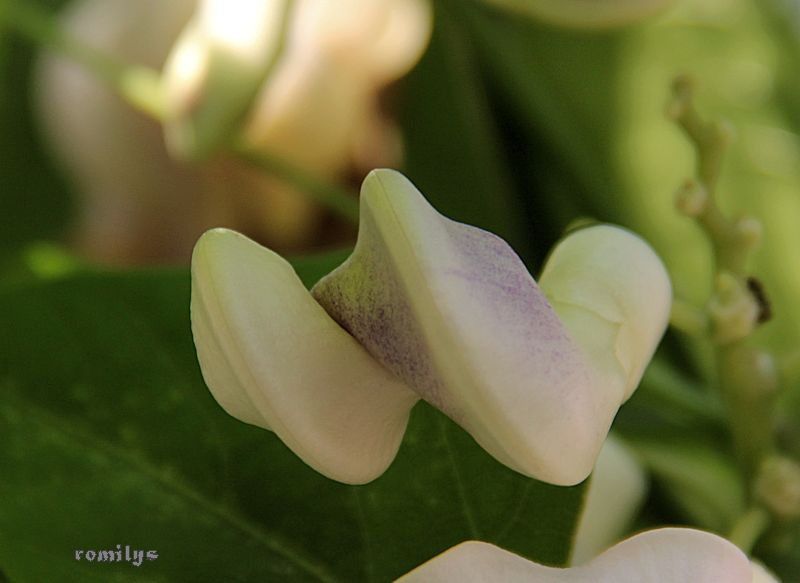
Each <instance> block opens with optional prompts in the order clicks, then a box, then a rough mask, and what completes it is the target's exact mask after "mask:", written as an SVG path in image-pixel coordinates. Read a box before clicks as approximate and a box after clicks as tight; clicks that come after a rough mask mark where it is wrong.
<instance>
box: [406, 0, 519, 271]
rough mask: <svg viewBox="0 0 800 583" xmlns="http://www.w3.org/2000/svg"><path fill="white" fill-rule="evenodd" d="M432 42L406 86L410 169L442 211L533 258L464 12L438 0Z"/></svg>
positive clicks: (408, 170)
mask: <svg viewBox="0 0 800 583" xmlns="http://www.w3.org/2000/svg"><path fill="white" fill-rule="evenodd" d="M434 7H435V10H436V15H435V16H436V18H435V23H436V25H435V28H434V31H433V38H432V39H431V43H430V46H429V48H428V50H427V52H426V53H425V56H424V57H423V59H422V61H421V62H420V63H419V65H418V66H417V68H416V69H415V70H414V72H413V73H412V74H411V76H410V78H409V79H408V82H407V87H406V92H405V93H406V103H405V111H404V116H403V126H404V127H403V129H404V133H405V144H406V167H405V172H406V174H407V175H408V176H409V178H411V180H412V181H413V182H414V183H415V184H416V185H417V186H418V187H419V188H420V190H422V192H424V193H425V195H426V197H427V198H428V199H429V200H430V201H431V203H433V205H434V206H435V207H436V208H437V209H438V210H439V211H440V212H442V213H443V214H444V215H446V216H448V217H450V218H453V219H455V220H458V221H463V222H467V223H469V224H472V225H476V226H478V227H481V228H484V229H487V230H489V231H492V232H493V233H496V234H498V235H500V236H501V237H503V238H504V239H506V240H507V241H508V242H509V243H510V244H511V245H512V247H514V249H515V250H516V251H517V253H519V254H520V255H521V256H522V257H523V259H529V258H530V257H529V251H530V248H529V247H530V233H529V232H527V231H528V228H527V226H526V224H525V220H524V218H523V216H522V208H521V204H522V201H521V200H520V199H519V197H518V196H517V193H516V192H515V189H514V183H513V176H512V172H511V169H510V168H509V166H508V161H507V160H506V159H505V156H504V151H503V144H502V142H501V136H500V135H499V131H498V127H497V120H496V119H495V117H494V113H493V111H492V108H491V104H490V102H489V96H488V94H487V88H486V87H485V84H484V81H483V79H482V76H481V72H480V68H479V67H478V62H477V58H476V56H475V47H474V46H473V44H474V43H473V42H472V39H471V38H470V36H469V34H468V32H467V30H466V27H465V26H464V22H463V18H462V17H461V14H460V12H459V10H457V9H456V8H455V6H453V5H451V3H450V2H445V1H442V2H435V3H434Z"/></svg>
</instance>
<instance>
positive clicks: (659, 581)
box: [397, 528, 758, 583]
mask: <svg viewBox="0 0 800 583" xmlns="http://www.w3.org/2000/svg"><path fill="white" fill-rule="evenodd" d="M754 574H755V572H754V568H753V567H751V565H750V562H749V561H748V560H747V557H746V556H745V555H744V553H742V552H741V551H740V550H739V549H738V548H737V547H736V546H734V545H733V544H731V543H730V542H728V541H726V540H725V539H723V538H721V537H719V536H716V535H713V534H710V533H707V532H702V531H699V530H693V529H688V528H662V529H657V530H651V531H648V532H643V533H641V534H638V535H636V536H634V537H632V538H629V539H627V540H625V541H623V542H621V543H619V544H618V545H616V546H614V547H612V548H610V549H609V550H608V551H606V552H605V553H603V554H602V555H600V556H599V557H597V558H595V559H594V560H592V561H591V562H589V563H588V564H587V565H584V566H580V567H572V568H569V569H558V568H554V567H546V566H543V565H539V564H537V563H534V562H532V561H529V560H527V559H524V558H522V557H520V556H518V555H515V554H513V553H509V552H508V551H504V550H503V549H500V548H498V547H496V546H494V545H491V544H488V543H483V542H477V541H469V542H465V543H461V544H460V545H457V546H455V547H453V548H451V549H449V550H448V551H445V552H444V553H442V554H441V555H439V556H437V557H434V558H433V559H431V560H430V561H428V562H427V563H425V564H423V565H422V566H420V567H417V568H416V569H414V570H413V571H411V572H410V573H408V574H406V575H404V576H403V577H400V579H398V580H397V583H753V582H754V581H758V579H754V578H753V577H754Z"/></svg>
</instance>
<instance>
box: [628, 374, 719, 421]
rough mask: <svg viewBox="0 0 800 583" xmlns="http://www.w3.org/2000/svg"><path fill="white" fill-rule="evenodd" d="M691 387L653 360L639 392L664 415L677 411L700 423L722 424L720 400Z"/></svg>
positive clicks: (685, 380) (684, 380) (690, 383)
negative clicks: (649, 397)
mask: <svg viewBox="0 0 800 583" xmlns="http://www.w3.org/2000/svg"><path fill="white" fill-rule="evenodd" d="M694 385H695V383H693V382H692V381H690V380H688V379H685V378H682V377H681V376H680V375H679V374H678V373H677V372H676V371H675V370H674V369H673V368H672V367H670V366H669V365H667V364H665V363H664V362H663V361H662V360H659V359H658V358H656V359H653V361H652V362H651V363H650V365H649V366H648V367H647V370H646V371H645V373H644V378H643V379H642V389H641V390H642V391H646V392H647V393H648V394H649V395H651V396H652V397H653V398H654V399H656V400H657V401H658V402H659V403H660V405H661V407H662V409H663V410H665V411H679V412H680V413H681V415H682V416H683V417H686V418H694V419H701V420H703V421H704V422H705V423H710V424H713V425H721V424H722V423H724V421H725V417H724V415H723V412H722V408H721V405H720V402H719V400H718V399H717V398H716V397H715V396H714V395H711V394H709V393H707V392H704V391H703V390H702V388H701V387H697V386H694Z"/></svg>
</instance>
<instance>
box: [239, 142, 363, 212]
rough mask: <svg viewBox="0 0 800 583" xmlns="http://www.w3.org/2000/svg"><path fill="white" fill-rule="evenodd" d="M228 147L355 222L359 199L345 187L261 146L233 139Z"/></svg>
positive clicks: (251, 162)
mask: <svg viewBox="0 0 800 583" xmlns="http://www.w3.org/2000/svg"><path fill="white" fill-rule="evenodd" d="M231 151H232V152H233V153H235V154H236V156H237V157H238V158H240V159H242V160H244V161H246V162H248V163H249V164H252V165H253V166H255V167H256V168H260V169H261V170H263V171H264V172H267V173H268V174H271V175H273V176H276V177H278V178H280V179H282V180H285V181H286V182H288V183H290V184H291V185H292V186H296V187H297V188H299V189H300V190H302V191H303V192H305V193H307V194H308V196H310V197H311V198H313V199H314V200H315V201H317V202H318V203H320V204H322V205H324V206H326V207H328V209H330V210H331V211H333V212H334V213H336V214H337V215H338V216H340V217H341V218H343V219H345V220H347V221H349V222H351V223H353V224H354V225H357V224H358V199H357V198H356V197H355V196H354V195H353V194H351V193H350V192H349V191H348V190H346V189H344V188H341V187H340V186H337V185H336V184H333V183H328V182H324V181H322V180H320V179H318V178H316V177H314V176H312V175H311V174H309V173H308V172H306V171H305V170H302V169H300V168H298V167H297V166H294V165H293V164H290V163H289V162H287V161H286V160H284V159H282V158H279V157H277V156H273V155H271V154H267V153H266V152H264V151H263V150H258V151H256V150H253V149H252V148H250V147H248V146H247V144H245V143H244V142H243V141H237V142H235V143H234V145H233V146H232V147H231Z"/></svg>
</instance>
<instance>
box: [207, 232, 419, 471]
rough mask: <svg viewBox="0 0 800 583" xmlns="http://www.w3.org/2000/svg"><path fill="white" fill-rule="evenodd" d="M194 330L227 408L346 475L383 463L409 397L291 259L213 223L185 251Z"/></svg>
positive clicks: (319, 465) (316, 464) (320, 467)
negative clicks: (189, 262)
mask: <svg viewBox="0 0 800 583" xmlns="http://www.w3.org/2000/svg"><path fill="white" fill-rule="evenodd" d="M191 314H192V332H193V334H194V339H195V345H196V348H197V353H198V360H199V361H200V366H201V369H202V372H203V377H204V379H205V381H206V383H207V385H208V387H209V388H210V390H211V393H212V394H213V396H214V398H215V399H216V400H217V401H218V402H219V404H220V405H221V406H222V407H223V408H224V409H225V410H226V411H227V412H228V413H230V414H231V415H233V416H234V417H236V418H238V419H240V420H242V421H244V422H246V423H250V424H253V425H258V426H260V427H264V428H267V429H271V430H272V431H274V432H275V433H276V434H277V435H278V436H279V437H280V438H281V439H282V440H283V441H284V443H285V444H286V445H287V446H288V447H289V448H290V449H292V450H293V451H294V452H295V453H296V454H297V455H298V456H299V457H300V458H301V459H303V461H305V462H306V463H307V464H308V465H310V466H311V467H313V468H314V469H316V470H317V471H319V472H320V473H322V474H324V475H326V476H328V477H330V478H332V479H335V480H338V481H340V482H345V483H350V484H360V483H366V482H369V481H371V480H372V479H374V478H376V477H377V476H379V475H380V474H381V473H383V472H384V471H385V469H386V468H387V467H388V465H389V464H390V463H391V461H392V460H393V459H394V457H395V455H396V453H397V450H398V448H399V446H400V442H401V440H402V437H403V434H404V432H405V428H406V425H407V422H408V415H409V411H410V409H411V407H412V406H413V405H414V403H415V402H416V401H417V397H416V395H414V394H413V393H412V392H411V391H409V390H408V389H407V388H406V387H405V386H404V385H403V384H402V383H401V382H399V381H398V380H396V379H395V378H394V377H393V376H392V375H391V373H389V372H388V371H387V370H386V369H384V368H383V367H382V366H381V365H380V364H378V363H377V362H376V361H375V360H374V359H373V358H372V357H371V356H369V354H367V353H366V351H364V349H363V348H362V347H361V346H360V345H359V344H358V343H357V342H356V341H355V340H354V339H353V338H352V337H351V336H350V335H348V334H347V333H346V332H345V331H344V330H342V329H341V327H339V325H338V324H336V323H335V322H334V321H333V320H332V319H331V318H330V317H329V316H328V315H327V314H326V313H325V311H324V310H323V309H322V308H321V307H320V306H319V305H318V304H317V303H316V302H315V301H314V300H313V298H312V297H311V295H310V294H309V293H308V291H307V290H306V289H305V287H304V286H303V284H302V283H301V281H300V280H299V278H298V277H297V275H296V273H295V272H294V270H293V269H292V267H291V266H290V265H289V264H288V263H287V262H286V261H285V260H283V259H282V258H281V257H279V256H278V255H276V254H275V253H273V252H271V251H269V250H268V249H265V248H263V247H261V246H260V245H258V244H256V243H254V242H253V241H251V240H249V239H247V238H246V237H244V236H243V235H240V234H238V233H235V232H233V231H228V230H225V229H214V230H211V231H208V232H207V233H206V234H204V235H203V236H202V237H201V239H200V240H199V241H198V243H197V245H196V247H195V250H194V254H193V257H192V307H191Z"/></svg>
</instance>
